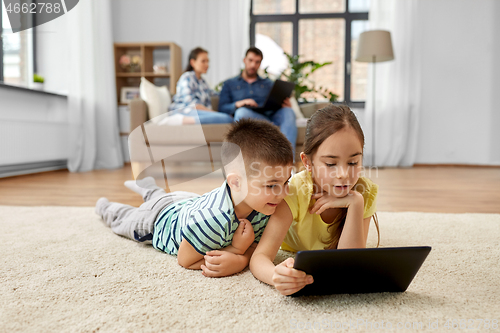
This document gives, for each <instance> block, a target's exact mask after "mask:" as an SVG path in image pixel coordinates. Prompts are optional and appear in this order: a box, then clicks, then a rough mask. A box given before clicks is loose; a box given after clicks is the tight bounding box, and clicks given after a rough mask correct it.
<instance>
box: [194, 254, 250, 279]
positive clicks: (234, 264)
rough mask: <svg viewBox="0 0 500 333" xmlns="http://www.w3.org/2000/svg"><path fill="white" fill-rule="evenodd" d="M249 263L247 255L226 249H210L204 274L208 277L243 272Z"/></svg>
mask: <svg viewBox="0 0 500 333" xmlns="http://www.w3.org/2000/svg"><path fill="white" fill-rule="evenodd" d="M247 265H248V260H247V258H246V257H245V256H242V255H238V254H234V253H231V252H226V251H220V250H215V251H210V252H207V254H206V255H205V265H201V270H202V274H203V275H204V276H207V277H223V276H228V275H232V274H235V273H238V272H241V271H242V270H243V269H245V267H247Z"/></svg>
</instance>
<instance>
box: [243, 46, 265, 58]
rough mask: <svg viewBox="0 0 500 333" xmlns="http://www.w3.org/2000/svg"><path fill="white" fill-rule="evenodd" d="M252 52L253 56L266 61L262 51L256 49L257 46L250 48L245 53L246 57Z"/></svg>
mask: <svg viewBox="0 0 500 333" xmlns="http://www.w3.org/2000/svg"><path fill="white" fill-rule="evenodd" d="M250 52H252V53H253V54H256V55H258V56H260V58H261V59H264V54H263V53H262V51H261V50H260V49H258V48H256V47H255V46H252V47H250V48H249V49H248V50H247V51H246V52H245V57H246V56H247V55H248V54H249V53H250Z"/></svg>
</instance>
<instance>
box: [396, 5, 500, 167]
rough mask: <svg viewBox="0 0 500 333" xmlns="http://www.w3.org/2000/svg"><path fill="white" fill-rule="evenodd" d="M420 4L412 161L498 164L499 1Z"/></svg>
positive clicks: (499, 108)
mask: <svg viewBox="0 0 500 333" xmlns="http://www.w3.org/2000/svg"><path fill="white" fill-rule="evenodd" d="M422 4H423V5H422V6H421V8H422V12H421V13H419V14H420V15H422V16H423V18H424V20H423V21H424V22H425V25H424V26H422V27H421V28H422V29H423V35H424V46H423V59H422V68H423V72H422V105H421V106H422V110H421V114H420V129H419V130H420V132H419V141H418V151H417V158H416V163H429V164H440V163H451V164H497V165H500V148H499V147H498V144H499V143H500V134H499V131H498V127H499V126H500V117H499V112H500V107H499V104H498V95H499V93H500V81H499V77H500V66H499V64H498V62H499V59H500V42H499V33H500V25H499V23H498V16H499V15H500V10H499V9H500V5H499V2H497V1H495V0H482V1H474V0H466V1H465V0H464V1H454V0H439V1H425V2H422ZM396 61H397V55H396Z"/></svg>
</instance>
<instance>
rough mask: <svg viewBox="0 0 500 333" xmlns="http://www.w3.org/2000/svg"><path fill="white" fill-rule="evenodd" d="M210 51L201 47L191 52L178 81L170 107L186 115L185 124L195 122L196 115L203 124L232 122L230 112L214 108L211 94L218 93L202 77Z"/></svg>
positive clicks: (205, 70)
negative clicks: (218, 110)
mask: <svg viewBox="0 0 500 333" xmlns="http://www.w3.org/2000/svg"><path fill="white" fill-rule="evenodd" d="M208 62H209V60H208V52H207V51H206V50H204V49H202V48H201V47H197V48H195V49H193V50H192V51H191V52H190V53H189V59H188V66H187V68H186V71H185V72H184V74H182V75H181V77H180V78H179V81H177V88H176V91H177V93H176V94H175V96H174V99H173V102H172V104H170V107H169V109H170V110H171V111H175V112H174V115H175V114H180V115H182V116H184V118H183V124H194V123H195V122H196V117H197V118H198V119H199V122H200V123H201V124H219V123H232V122H233V118H232V117H231V116H229V115H228V114H225V113H222V112H216V111H213V110H212V106H211V105H212V104H211V96H212V95H215V94H216V93H215V92H214V91H213V90H212V89H210V88H209V86H208V84H207V83H206V82H205V80H204V79H203V78H202V77H201V75H202V74H205V73H206V72H207V70H208Z"/></svg>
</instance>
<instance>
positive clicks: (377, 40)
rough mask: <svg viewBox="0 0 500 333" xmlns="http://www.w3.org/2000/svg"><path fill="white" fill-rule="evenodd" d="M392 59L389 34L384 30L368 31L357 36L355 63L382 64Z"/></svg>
mask: <svg viewBox="0 0 500 333" xmlns="http://www.w3.org/2000/svg"><path fill="white" fill-rule="evenodd" d="M393 59H394V52H393V50H392V41H391V33H390V32H389V31H385V30H370V31H365V32H363V33H361V35H359V42H358V52H357V54H356V59H355V60H356V61H359V62H383V61H389V60H393Z"/></svg>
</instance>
